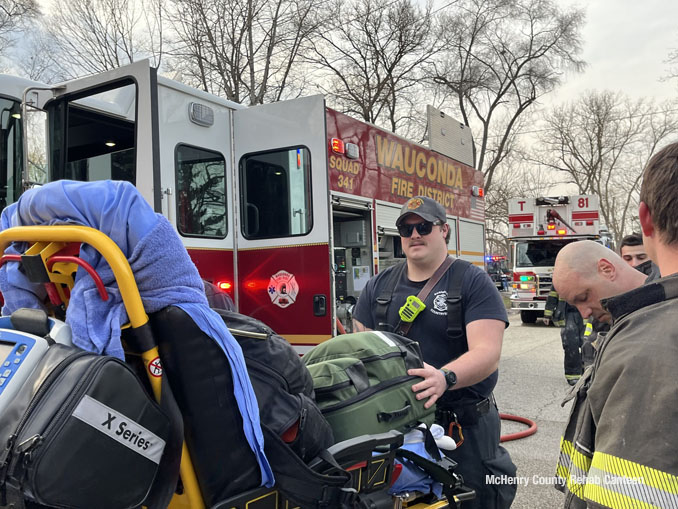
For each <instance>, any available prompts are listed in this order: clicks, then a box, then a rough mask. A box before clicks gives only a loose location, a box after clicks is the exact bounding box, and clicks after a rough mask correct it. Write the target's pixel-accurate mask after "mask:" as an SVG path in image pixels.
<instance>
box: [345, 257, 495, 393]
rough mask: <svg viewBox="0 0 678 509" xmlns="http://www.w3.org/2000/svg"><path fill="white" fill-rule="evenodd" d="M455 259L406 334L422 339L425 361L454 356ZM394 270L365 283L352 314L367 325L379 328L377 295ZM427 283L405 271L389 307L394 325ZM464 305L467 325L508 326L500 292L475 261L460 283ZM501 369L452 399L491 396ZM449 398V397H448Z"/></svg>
mask: <svg viewBox="0 0 678 509" xmlns="http://www.w3.org/2000/svg"><path fill="white" fill-rule="evenodd" d="M455 265H456V263H453V264H452V266H451V267H450V268H449V269H448V271H447V272H446V273H445V274H444V275H443V277H442V278H440V281H438V283H437V284H436V286H435V287H434V288H433V290H431V292H430V293H429V295H428V296H427V297H426V300H425V301H424V303H425V304H426V309H424V310H423V311H422V312H421V313H420V314H419V316H417V318H416V319H415V320H414V322H412V326H411V328H410V331H409V332H408V334H407V336H408V337H409V338H412V339H414V340H416V341H418V342H419V345H420V347H421V352H422V355H423V357H424V362H426V363H428V364H431V365H432V366H435V367H436V368H440V367H442V366H444V365H445V364H447V363H448V362H450V361H451V360H452V359H453V358H454V357H455V356H454V354H453V352H454V351H455V350H456V349H455V348H454V345H452V343H451V342H450V340H449V339H448V338H447V289H448V287H449V277H450V275H451V273H452V271H454V270H455V269H457V267H455ZM393 270H400V269H399V268H398V266H395V267H390V268H388V269H387V270H384V271H382V272H380V273H379V274H377V275H376V276H374V277H373V278H372V279H370V281H369V282H368V283H367V285H366V286H365V289H364V290H363V292H362V293H361V295H360V298H359V299H358V303H357V304H356V306H355V309H354V311H353V317H354V318H355V319H356V320H358V321H359V322H360V323H362V324H363V325H364V326H365V327H367V328H368V329H376V316H375V311H376V308H377V297H378V296H379V295H381V294H382V292H383V289H384V286H385V285H386V284H387V283H388V280H389V279H390V274H391V272H392V271H393ZM425 284H426V281H420V282H413V281H410V280H409V279H408V278H407V273H406V271H403V274H402V277H401V278H400V280H399V281H398V282H397V283H396V286H395V289H394V291H393V298H392V300H391V304H390V305H389V308H388V315H387V321H388V323H389V325H391V326H392V327H395V326H396V325H397V324H398V322H399V321H400V317H399V315H398V310H399V309H400V308H401V307H402V305H403V304H404V303H405V300H406V299H407V297H408V296H410V295H417V294H418V293H419V292H420V291H421V289H422V288H423V287H424V285H425ZM461 296H462V309H463V314H464V326H466V325H468V324H469V323H471V322H473V321H476V320H483V319H491V320H500V321H503V322H504V323H506V325H507V326H508V316H507V314H506V307H505V306H504V302H503V300H502V298H501V295H499V291H498V290H497V288H496V286H495V285H494V282H493V281H492V280H491V279H490V277H489V276H488V275H487V273H486V272H485V271H484V270H482V269H481V268H479V267H476V266H475V265H471V266H470V267H468V269H467V270H466V273H465V274H464V278H463V280H462V285H461ZM497 378H498V371H495V372H494V373H492V374H491V375H490V376H488V377H487V378H486V379H485V380H483V381H481V382H479V383H477V384H475V385H473V386H471V387H469V388H465V389H460V390H457V391H452V392H451V393H450V394H449V397H450V398H451V399H461V398H463V399H478V398H480V399H482V398H486V397H488V396H489V395H490V394H491V393H492V390H493V389H494V386H495V385H496V384H497ZM446 399H447V398H446Z"/></svg>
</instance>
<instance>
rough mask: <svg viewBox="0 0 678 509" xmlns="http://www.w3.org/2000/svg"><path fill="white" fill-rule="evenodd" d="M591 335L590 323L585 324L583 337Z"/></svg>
mask: <svg viewBox="0 0 678 509" xmlns="http://www.w3.org/2000/svg"><path fill="white" fill-rule="evenodd" d="M592 333H593V324H592V323H591V322H587V323H586V330H585V331H584V336H590V335H591V334H592Z"/></svg>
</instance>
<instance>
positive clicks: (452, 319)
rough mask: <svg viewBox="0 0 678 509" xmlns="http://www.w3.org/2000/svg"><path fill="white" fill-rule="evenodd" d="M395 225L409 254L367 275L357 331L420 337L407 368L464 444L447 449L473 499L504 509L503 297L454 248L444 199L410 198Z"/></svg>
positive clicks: (421, 395) (507, 493) (507, 465)
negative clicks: (417, 365) (498, 397)
mask: <svg viewBox="0 0 678 509" xmlns="http://www.w3.org/2000/svg"><path fill="white" fill-rule="evenodd" d="M396 226H397V227H398V232H399V233H400V240H401V243H402V248H403V251H404V253H405V255H406V261H405V262H403V263H401V264H399V265H395V266H392V267H389V268H388V269H386V270H384V271H382V272H380V273H379V274H377V275H376V276H374V277H373V278H372V279H370V281H369V282H368V283H367V286H366V287H365V289H364V290H363V292H362V294H361V295H360V298H359V300H358V303H357V304H356V307H355V309H354V312H353V317H354V330H368V329H372V330H388V331H392V332H397V333H400V334H403V335H407V336H408V337H410V338H412V339H416V340H417V341H419V345H420V347H421V351H422V356H423V359H424V368H422V369H412V370H409V372H408V373H409V374H410V375H414V376H419V377H421V378H423V380H421V381H419V382H418V383H416V384H414V385H413V386H412V390H413V391H414V392H416V393H417V398H418V399H421V400H426V403H425V405H426V406H427V408H428V407H431V406H432V405H434V404H435V405H437V411H436V421H437V422H438V423H439V424H441V425H443V427H444V428H445V429H446V430H447V431H448V433H449V432H450V430H452V431H454V432H455V436H454V437H453V438H455V439H456V440H457V441H458V447H457V449H456V450H454V451H451V452H449V453H447V454H448V456H450V457H451V458H452V459H453V460H454V461H456V462H457V463H458V467H457V472H458V473H460V474H461V475H462V476H463V478H464V483H465V484H466V485H468V486H469V487H471V488H473V489H474V490H475V491H476V499H475V500H473V501H472V502H470V503H469V506H468V507H470V508H478V509H492V508H507V507H509V506H510V505H511V502H512V501H513V498H514V496H515V490H516V485H515V483H511V482H510V480H511V479H514V477H515V473H516V467H515V465H514V464H513V462H512V461H511V458H510V456H509V454H508V452H507V451H506V449H504V448H503V447H501V446H500V445H499V434H500V420H499V414H498V411H497V407H496V403H495V400H494V396H493V395H492V391H493V389H494V387H495V385H496V383H497V379H498V370H497V368H498V365H499V356H500V354H501V344H502V339H503V335H504V328H505V327H506V326H507V325H508V318H507V314H506V308H505V306H504V302H503V300H502V298H501V296H500V295H499V292H498V291H497V288H496V287H495V285H494V282H493V281H492V280H491V279H490V277H489V275H488V274H487V273H486V272H485V271H484V270H482V269H481V268H480V267H476V266H475V265H472V264H470V263H469V262H466V261H464V260H459V259H454V258H452V257H450V256H449V255H448V251H447V242H448V240H449V238H450V226H449V225H448V223H447V214H446V211H445V208H444V207H443V206H442V205H440V204H439V203H438V202H436V201H435V200H432V199H431V198H428V197H425V196H415V197H414V198H411V199H409V200H408V201H407V202H406V203H405V204H404V205H403V207H402V209H401V211H400V215H399V217H398V219H397V221H396ZM427 287H428V289H427ZM459 427H461V430H462V433H463V443H462V442H461V440H460V438H461V436H460V435H459V434H458V430H459ZM488 479H490V480H489V482H488ZM493 479H494V480H496V481H495V482H493Z"/></svg>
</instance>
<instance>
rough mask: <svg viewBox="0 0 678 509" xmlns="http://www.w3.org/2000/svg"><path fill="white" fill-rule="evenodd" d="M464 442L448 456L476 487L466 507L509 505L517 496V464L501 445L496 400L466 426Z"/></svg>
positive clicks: (502, 508) (504, 507) (500, 508)
mask: <svg viewBox="0 0 678 509" xmlns="http://www.w3.org/2000/svg"><path fill="white" fill-rule="evenodd" d="M462 431H463V433H464V443H463V444H462V445H460V446H459V448H457V449H455V450H454V451H450V452H446V454H447V456H449V457H450V458H452V459H453V460H454V461H456V462H457V463H458V464H459V465H458V467H457V469H456V470H455V472H457V473H458V474H461V475H462V477H463V478H464V484H465V485H466V486H468V487H469V488H473V489H474V490H475V491H476V498H475V500H473V501H472V502H464V503H463V504H462V507H463V508H464V509H507V508H508V507H510V506H511V503H512V502H513V499H514V498H515V496H516V488H517V484H516V466H515V465H514V464H513V462H512V461H511V456H509V453H508V451H507V450H506V449H504V448H503V447H502V446H500V445H499V434H500V432H501V420H500V419H499V412H497V407H496V406H494V404H491V405H490V410H489V411H488V412H487V413H486V414H484V415H482V416H480V419H479V420H478V423H477V424H474V425H471V426H468V425H467V426H463V429H462Z"/></svg>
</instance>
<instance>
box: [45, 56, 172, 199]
mask: <svg viewBox="0 0 678 509" xmlns="http://www.w3.org/2000/svg"><path fill="white" fill-rule="evenodd" d="M35 105H36V106H37V107H38V108H40V109H44V110H46V112H47V120H48V125H47V131H48V140H49V141H48V144H47V145H48V150H49V152H48V155H47V157H48V168H49V174H48V175H47V179H46V180H49V181H52V180H60V179H71V180H83V181H85V180H86V181H92V180H104V179H113V180H127V181H129V182H132V183H134V184H135V185H136V187H137V188H138V189H139V190H140V191H141V193H142V195H143V196H144V198H145V199H146V200H147V201H148V202H149V203H150V204H152V205H153V207H154V208H155V209H156V210H160V208H161V206H162V205H161V196H162V195H161V193H160V187H159V186H157V185H154V184H155V183H156V182H158V181H159V175H160V165H159V159H158V157H157V151H158V149H159V148H158V143H157V139H158V128H157V76H156V71H155V69H154V68H152V67H150V66H149V64H148V61H146V60H144V61H141V62H137V63H134V64H131V65H128V66H125V67H121V68H119V69H114V70H112V71H107V72H104V73H100V74H96V75H94V76H89V77H86V78H81V79H76V80H72V81H69V82H66V83H64V84H62V85H58V86H56V87H53V88H52V89H51V90H46V91H45V90H43V91H40V93H39V100H38V101H37V102H36V104H35Z"/></svg>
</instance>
